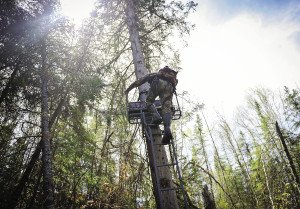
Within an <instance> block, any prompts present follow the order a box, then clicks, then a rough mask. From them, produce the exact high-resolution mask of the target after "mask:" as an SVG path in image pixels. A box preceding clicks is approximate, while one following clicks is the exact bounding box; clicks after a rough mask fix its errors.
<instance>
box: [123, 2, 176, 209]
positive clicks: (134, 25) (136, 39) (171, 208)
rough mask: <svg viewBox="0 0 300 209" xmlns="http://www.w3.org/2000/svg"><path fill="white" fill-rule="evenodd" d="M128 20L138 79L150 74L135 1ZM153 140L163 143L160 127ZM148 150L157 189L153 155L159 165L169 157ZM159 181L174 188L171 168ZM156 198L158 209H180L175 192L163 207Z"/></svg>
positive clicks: (161, 170)
mask: <svg viewBox="0 0 300 209" xmlns="http://www.w3.org/2000/svg"><path fill="white" fill-rule="evenodd" d="M125 13H126V18H127V27H128V30H129V36H130V42H131V49H132V56H133V63H134V67H135V75H136V78H137V79H138V78H141V77H143V76H145V75H146V74H148V71H147V69H146V67H145V60H144V55H143V52H142V47H141V43H140V36H139V32H138V19H137V16H136V10H135V7H134V2H133V0H126V8H125ZM148 89H149V85H147V84H144V85H142V86H140V87H139V91H140V92H142V91H145V90H148ZM145 98H146V95H141V100H142V101H145ZM152 133H153V139H154V143H160V142H161V135H160V134H161V130H160V128H159V127H157V128H152ZM147 149H148V153H149V162H150V170H151V177H152V182H153V187H154V188H156V183H155V182H156V181H155V179H156V177H155V173H154V165H153V160H154V159H151V153H153V152H154V153H155V154H156V156H155V158H156V162H157V164H159V165H161V164H167V155H166V150H165V148H164V146H155V148H154V149H155V150H152V147H151V145H150V144H149V143H147ZM159 179H160V182H164V184H165V183H166V182H167V184H168V185H166V186H167V187H169V186H174V185H173V183H172V175H171V171H170V168H169V167H161V168H159ZM154 196H155V199H156V203H157V207H158V208H160V209H179V206H178V202H177V197H176V192H175V191H174V190H173V191H166V192H162V202H163V204H162V205H161V206H159V205H158V191H155V190H154Z"/></svg>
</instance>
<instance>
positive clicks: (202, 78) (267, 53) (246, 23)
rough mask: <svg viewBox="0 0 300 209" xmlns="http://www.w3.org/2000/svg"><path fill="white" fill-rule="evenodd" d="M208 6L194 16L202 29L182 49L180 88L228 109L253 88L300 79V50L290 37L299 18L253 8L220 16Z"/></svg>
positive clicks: (202, 99) (295, 29)
mask: <svg viewBox="0 0 300 209" xmlns="http://www.w3.org/2000/svg"><path fill="white" fill-rule="evenodd" d="M202 6H203V7H202V8H200V9H199V11H198V13H197V14H195V15H194V17H193V18H192V21H193V22H194V23H195V24H196V29H195V31H193V32H192V34H191V37H190V39H189V41H188V42H189V46H188V47H187V48H185V49H184V50H183V52H182V67H183V69H184V71H183V72H182V73H180V74H179V81H180V83H179V87H178V89H179V90H188V91H189V92H190V93H191V94H192V95H194V96H195V97H196V98H197V99H199V100H200V101H202V102H204V103H205V104H206V106H208V107H213V106H214V107H216V108H217V109H219V110H220V111H221V112H222V111H224V112H227V113H228V111H229V112H230V111H233V110H234V108H235V107H236V106H237V105H240V104H241V102H242V101H243V100H244V96H245V94H246V91H247V90H248V89H250V88H255V87H257V86H263V87H267V88H271V89H278V88H282V87H283V86H284V85H287V86H295V85H296V84H299V83H300V82H299V81H300V53H299V51H298V50H297V47H296V46H295V42H293V41H291V38H289V37H290V35H291V34H293V33H294V32H296V31H297V30H299V29H300V26H299V24H298V25H297V24H296V23H295V22H288V21H282V22H280V23H276V22H268V23H266V22H265V21H263V19H262V16H260V15H257V14H249V13H240V14H239V15H237V16H235V17H232V18H231V19H229V20H228V21H222V22H217V21H216V19H213V18H212V17H211V15H210V14H209V8H205V7H204V5H202ZM229 114H230V113H229Z"/></svg>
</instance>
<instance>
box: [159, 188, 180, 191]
mask: <svg viewBox="0 0 300 209" xmlns="http://www.w3.org/2000/svg"><path fill="white" fill-rule="evenodd" d="M178 189H181V187H173V188H166V189H160V191H162V192H166V191H171V190H178Z"/></svg>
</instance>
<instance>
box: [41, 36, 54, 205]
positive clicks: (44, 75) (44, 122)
mask: <svg viewBox="0 0 300 209" xmlns="http://www.w3.org/2000/svg"><path fill="white" fill-rule="evenodd" d="M41 128H42V153H43V154H42V170H43V190H44V198H45V199H44V208H46V209H53V208H54V196H53V177H52V159H51V158H52V153H51V144H50V130H49V107H48V71H47V67H46V44H45V42H43V43H42V69H41Z"/></svg>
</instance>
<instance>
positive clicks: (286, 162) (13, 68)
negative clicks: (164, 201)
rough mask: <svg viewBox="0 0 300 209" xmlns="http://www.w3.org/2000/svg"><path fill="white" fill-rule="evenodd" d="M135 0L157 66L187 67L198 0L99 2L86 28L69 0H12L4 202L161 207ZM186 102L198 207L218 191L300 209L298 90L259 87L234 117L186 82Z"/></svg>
mask: <svg viewBox="0 0 300 209" xmlns="http://www.w3.org/2000/svg"><path fill="white" fill-rule="evenodd" d="M128 2H131V3H133V4H132V5H134V8H133V9H134V11H135V14H134V18H135V20H137V21H136V22H135V24H134V25H135V26H134V27H136V28H137V29H138V33H139V40H140V43H141V49H142V54H143V58H144V65H145V66H144V68H145V69H147V72H148V73H152V72H156V71H157V70H158V69H159V68H160V67H162V66H164V65H165V63H168V65H171V66H172V68H174V69H177V70H180V73H184V69H181V64H180V55H181V54H180V51H179V50H178V49H177V48H176V46H175V45H176V44H174V37H175V36H178V37H177V38H178V39H184V38H185V37H186V36H187V35H188V34H189V33H190V31H191V30H193V27H194V25H193V23H192V22H189V21H188V19H187V18H188V17H189V15H190V14H191V13H193V12H194V11H195V9H196V8H197V4H196V3H195V2H193V1H183V2H182V1H177V0H176V1H163V0H152V1H147V0H141V1H137V0H102V1H96V3H95V5H94V8H93V11H92V12H91V15H90V17H88V18H87V19H85V21H84V22H83V23H82V24H81V25H80V26H78V25H76V24H74V22H72V20H70V19H68V18H67V17H65V16H62V15H61V13H60V12H59V11H60V10H61V3H60V2H59V1H57V0H28V1H27V0H26V1H19V0H11V1H1V3H0V26H1V27H0V28H1V32H0V113H1V114H0V121H1V122H0V206H1V208H20V209H21V208H26V209H32V208H37V209H38V208H91V209H92V208H128V209H131V208H155V207H156V204H157V203H156V201H155V197H154V194H153V184H152V179H151V171H150V169H149V160H148V155H147V151H146V150H147V147H146V145H145V141H144V138H143V128H142V126H141V125H138V124H135V125H132V124H129V122H128V118H127V113H126V98H125V95H124V92H125V90H126V88H127V87H128V85H129V84H130V83H132V82H133V81H134V80H136V74H135V72H136V71H135V70H136V68H137V67H136V64H135V60H134V56H133V54H132V38H131V37H130V29H131V28H130V25H129V24H128V11H127V10H126V9H128V5H131V4H129V3H128ZM179 82H180V81H179ZM138 94H139V93H138V92H137V91H135V92H133V93H132V94H130V99H132V100H134V99H136V98H137V97H138ZM178 99H179V104H180V105H181V109H182V111H183V115H182V118H181V119H180V120H177V121H173V123H172V130H173V132H174V138H175V139H174V141H175V144H176V151H177V155H178V160H179V167H180V170H181V173H182V180H183V183H184V187H185V192H186V194H185V195H186V196H187V201H188V204H189V208H209V207H211V206H208V205H207V202H206V199H205V195H204V191H206V190H207V192H208V193H209V195H210V199H211V200H212V201H213V202H214V204H215V205H214V207H215V208H236V209H238V208H241V209H242V208H243V209H244V208H249V209H252V208H299V207H300V202H299V198H298V197H299V193H300V190H299V187H300V179H299V175H300V154H299V153H300V141H299V140H300V135H299V134H300V132H299V128H300V90H299V89H298V88H291V87H289V86H286V87H285V86H282V89H281V91H279V92H275V91H272V90H270V89H267V88H264V87H261V88H256V89H253V90H252V91H250V93H249V94H248V96H247V98H246V104H245V105H244V106H241V107H240V108H239V109H237V114H236V115H235V116H234V118H232V120H230V119H228V118H226V117H225V116H223V115H221V114H219V115H218V117H217V118H216V119H214V122H213V123H211V120H210V115H207V112H206V109H205V105H204V104H199V103H198V102H195V101H193V97H191V96H189V95H188V93H186V92H185V91H184V89H178ZM174 184H179V182H176V180H174ZM205 188H206V189H205ZM183 201H184V200H183V198H182V197H179V195H178V205H179V206H178V207H179V208H182V207H183V205H184V203H183Z"/></svg>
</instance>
